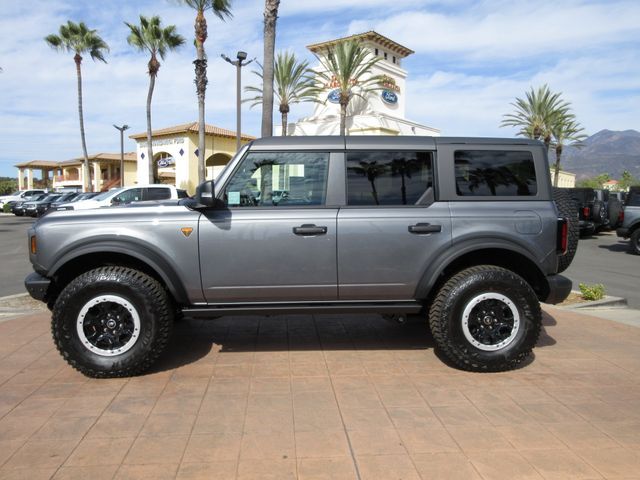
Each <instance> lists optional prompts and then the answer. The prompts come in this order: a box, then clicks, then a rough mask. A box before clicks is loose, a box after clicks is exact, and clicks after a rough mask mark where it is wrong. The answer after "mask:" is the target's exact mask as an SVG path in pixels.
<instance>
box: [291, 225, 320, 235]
mask: <svg viewBox="0 0 640 480" xmlns="http://www.w3.org/2000/svg"><path fill="white" fill-rule="evenodd" d="M293 233H295V234H296V235H303V236H306V235H324V234H325V233H327V227H317V226H315V225H313V224H308V223H305V224H304V225H300V226H299V227H293Z"/></svg>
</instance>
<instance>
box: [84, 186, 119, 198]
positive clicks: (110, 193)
mask: <svg viewBox="0 0 640 480" xmlns="http://www.w3.org/2000/svg"><path fill="white" fill-rule="evenodd" d="M123 190H124V188H116V189H115V190H109V191H108V192H102V193H101V194H100V195H96V196H95V197H92V198H91V200H106V199H107V198H111V197H112V196H114V195H117V194H118V193H120V192H122V191H123Z"/></svg>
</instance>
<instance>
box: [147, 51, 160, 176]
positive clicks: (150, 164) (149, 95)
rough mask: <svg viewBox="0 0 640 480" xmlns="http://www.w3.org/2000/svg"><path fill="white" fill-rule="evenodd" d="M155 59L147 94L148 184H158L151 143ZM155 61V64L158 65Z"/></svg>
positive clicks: (151, 62) (151, 66)
mask: <svg viewBox="0 0 640 480" xmlns="http://www.w3.org/2000/svg"><path fill="white" fill-rule="evenodd" d="M154 60H155V59H154V58H152V59H151V60H150V61H149V92H148V93H147V157H148V158H147V165H148V168H149V175H148V182H149V183H150V184H151V183H156V176H155V171H154V170H155V168H154V165H153V164H154V162H153V144H152V143H151V98H152V97H153V88H154V87H155V85H156V75H157V69H155V71H154V68H155V67H154V63H153V62H154ZM157 63H158V62H157V60H155V64H157Z"/></svg>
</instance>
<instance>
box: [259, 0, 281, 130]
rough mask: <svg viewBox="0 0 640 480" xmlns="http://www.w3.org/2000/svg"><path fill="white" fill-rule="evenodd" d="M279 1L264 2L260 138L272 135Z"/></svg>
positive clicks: (267, 0) (266, 0)
mask: <svg viewBox="0 0 640 480" xmlns="http://www.w3.org/2000/svg"><path fill="white" fill-rule="evenodd" d="M279 5H280V0H265V5H264V59H263V77H262V81H263V85H262V131H261V133H262V136H263V137H271V136H272V135H273V69H274V61H275V60H274V55H275V48H276V21H277V20H278V6H279Z"/></svg>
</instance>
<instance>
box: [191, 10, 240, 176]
mask: <svg viewBox="0 0 640 480" xmlns="http://www.w3.org/2000/svg"><path fill="white" fill-rule="evenodd" d="M182 2H184V3H186V4H187V5H188V6H189V7H191V8H193V9H194V10H195V11H196V12H197V13H196V21H195V23H194V31H195V37H196V53H197V59H196V60H194V62H193V64H194V65H195V71H196V79H195V83H196V93H197V95H198V182H199V183H202V182H204V181H205V164H204V162H205V158H204V150H205V144H204V129H205V124H204V97H205V93H206V90H207V57H206V54H205V52H204V42H205V41H206V40H207V19H206V18H205V17H204V12H205V11H206V10H211V11H212V12H213V14H214V15H215V16H216V17H218V18H219V19H220V20H223V21H224V20H225V19H226V18H230V17H231V16H232V14H231V0H182Z"/></svg>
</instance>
